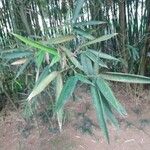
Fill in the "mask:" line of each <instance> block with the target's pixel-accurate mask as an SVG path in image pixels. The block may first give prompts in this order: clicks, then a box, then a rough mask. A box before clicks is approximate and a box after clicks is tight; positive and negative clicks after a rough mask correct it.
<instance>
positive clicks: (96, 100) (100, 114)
mask: <svg viewBox="0 0 150 150" xmlns="http://www.w3.org/2000/svg"><path fill="white" fill-rule="evenodd" d="M91 94H92V99H93V104H94V106H95V109H96V115H97V119H98V123H99V126H100V128H101V129H102V131H103V134H104V136H105V138H106V140H107V141H108V142H109V135H108V129H107V125H106V119H105V117H106V116H105V111H104V107H103V103H102V99H101V95H100V93H98V90H97V89H96V87H91Z"/></svg>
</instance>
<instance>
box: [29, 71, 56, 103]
mask: <svg viewBox="0 0 150 150" xmlns="http://www.w3.org/2000/svg"><path fill="white" fill-rule="evenodd" d="M58 74H59V72H57V71H53V72H52V73H50V74H49V75H48V76H47V77H45V78H44V79H43V80H42V81H41V82H40V83H39V84H38V85H37V86H35V88H34V89H33V91H32V92H31V94H30V95H29V96H28V98H27V100H28V101H30V100H31V99H32V98H33V97H35V96H36V95H38V94H40V93H41V92H42V91H43V90H44V89H45V88H46V87H47V86H48V85H49V84H50V83H51V81H53V80H54V79H55V78H56V77H57V75H58Z"/></svg>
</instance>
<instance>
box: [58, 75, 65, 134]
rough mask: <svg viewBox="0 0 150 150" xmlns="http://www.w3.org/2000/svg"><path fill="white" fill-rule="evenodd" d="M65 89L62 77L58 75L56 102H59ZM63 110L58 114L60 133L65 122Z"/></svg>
mask: <svg viewBox="0 0 150 150" xmlns="http://www.w3.org/2000/svg"><path fill="white" fill-rule="evenodd" d="M62 88H63V80H62V75H61V74H58V76H57V78H56V102H57V101H58V98H59V96H60V93H61V91H62ZM63 114H64V113H63V108H61V109H60V110H59V111H58V112H57V120H58V125H59V129H60V131H61V130H62V122H63Z"/></svg>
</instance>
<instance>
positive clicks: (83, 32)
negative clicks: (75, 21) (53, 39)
mask: <svg viewBox="0 0 150 150" xmlns="http://www.w3.org/2000/svg"><path fill="white" fill-rule="evenodd" d="M73 30H74V32H75V33H77V34H78V35H81V36H83V37H85V38H87V39H89V40H93V39H95V38H94V36H92V35H91V34H90V33H88V32H85V31H84V30H82V29H79V28H74V29H73Z"/></svg>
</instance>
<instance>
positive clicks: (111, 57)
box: [87, 49, 120, 61]
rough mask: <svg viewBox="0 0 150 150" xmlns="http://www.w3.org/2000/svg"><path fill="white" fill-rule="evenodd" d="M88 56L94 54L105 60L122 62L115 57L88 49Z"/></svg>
mask: <svg viewBox="0 0 150 150" xmlns="http://www.w3.org/2000/svg"><path fill="white" fill-rule="evenodd" d="M87 54H89V55H92V54H94V55H95V56H97V57H100V58H103V59H108V60H115V61H120V60H119V59H117V58H115V57H113V56H111V55H108V54H106V53H103V52H100V51H95V50H92V49H88V50H87Z"/></svg>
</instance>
